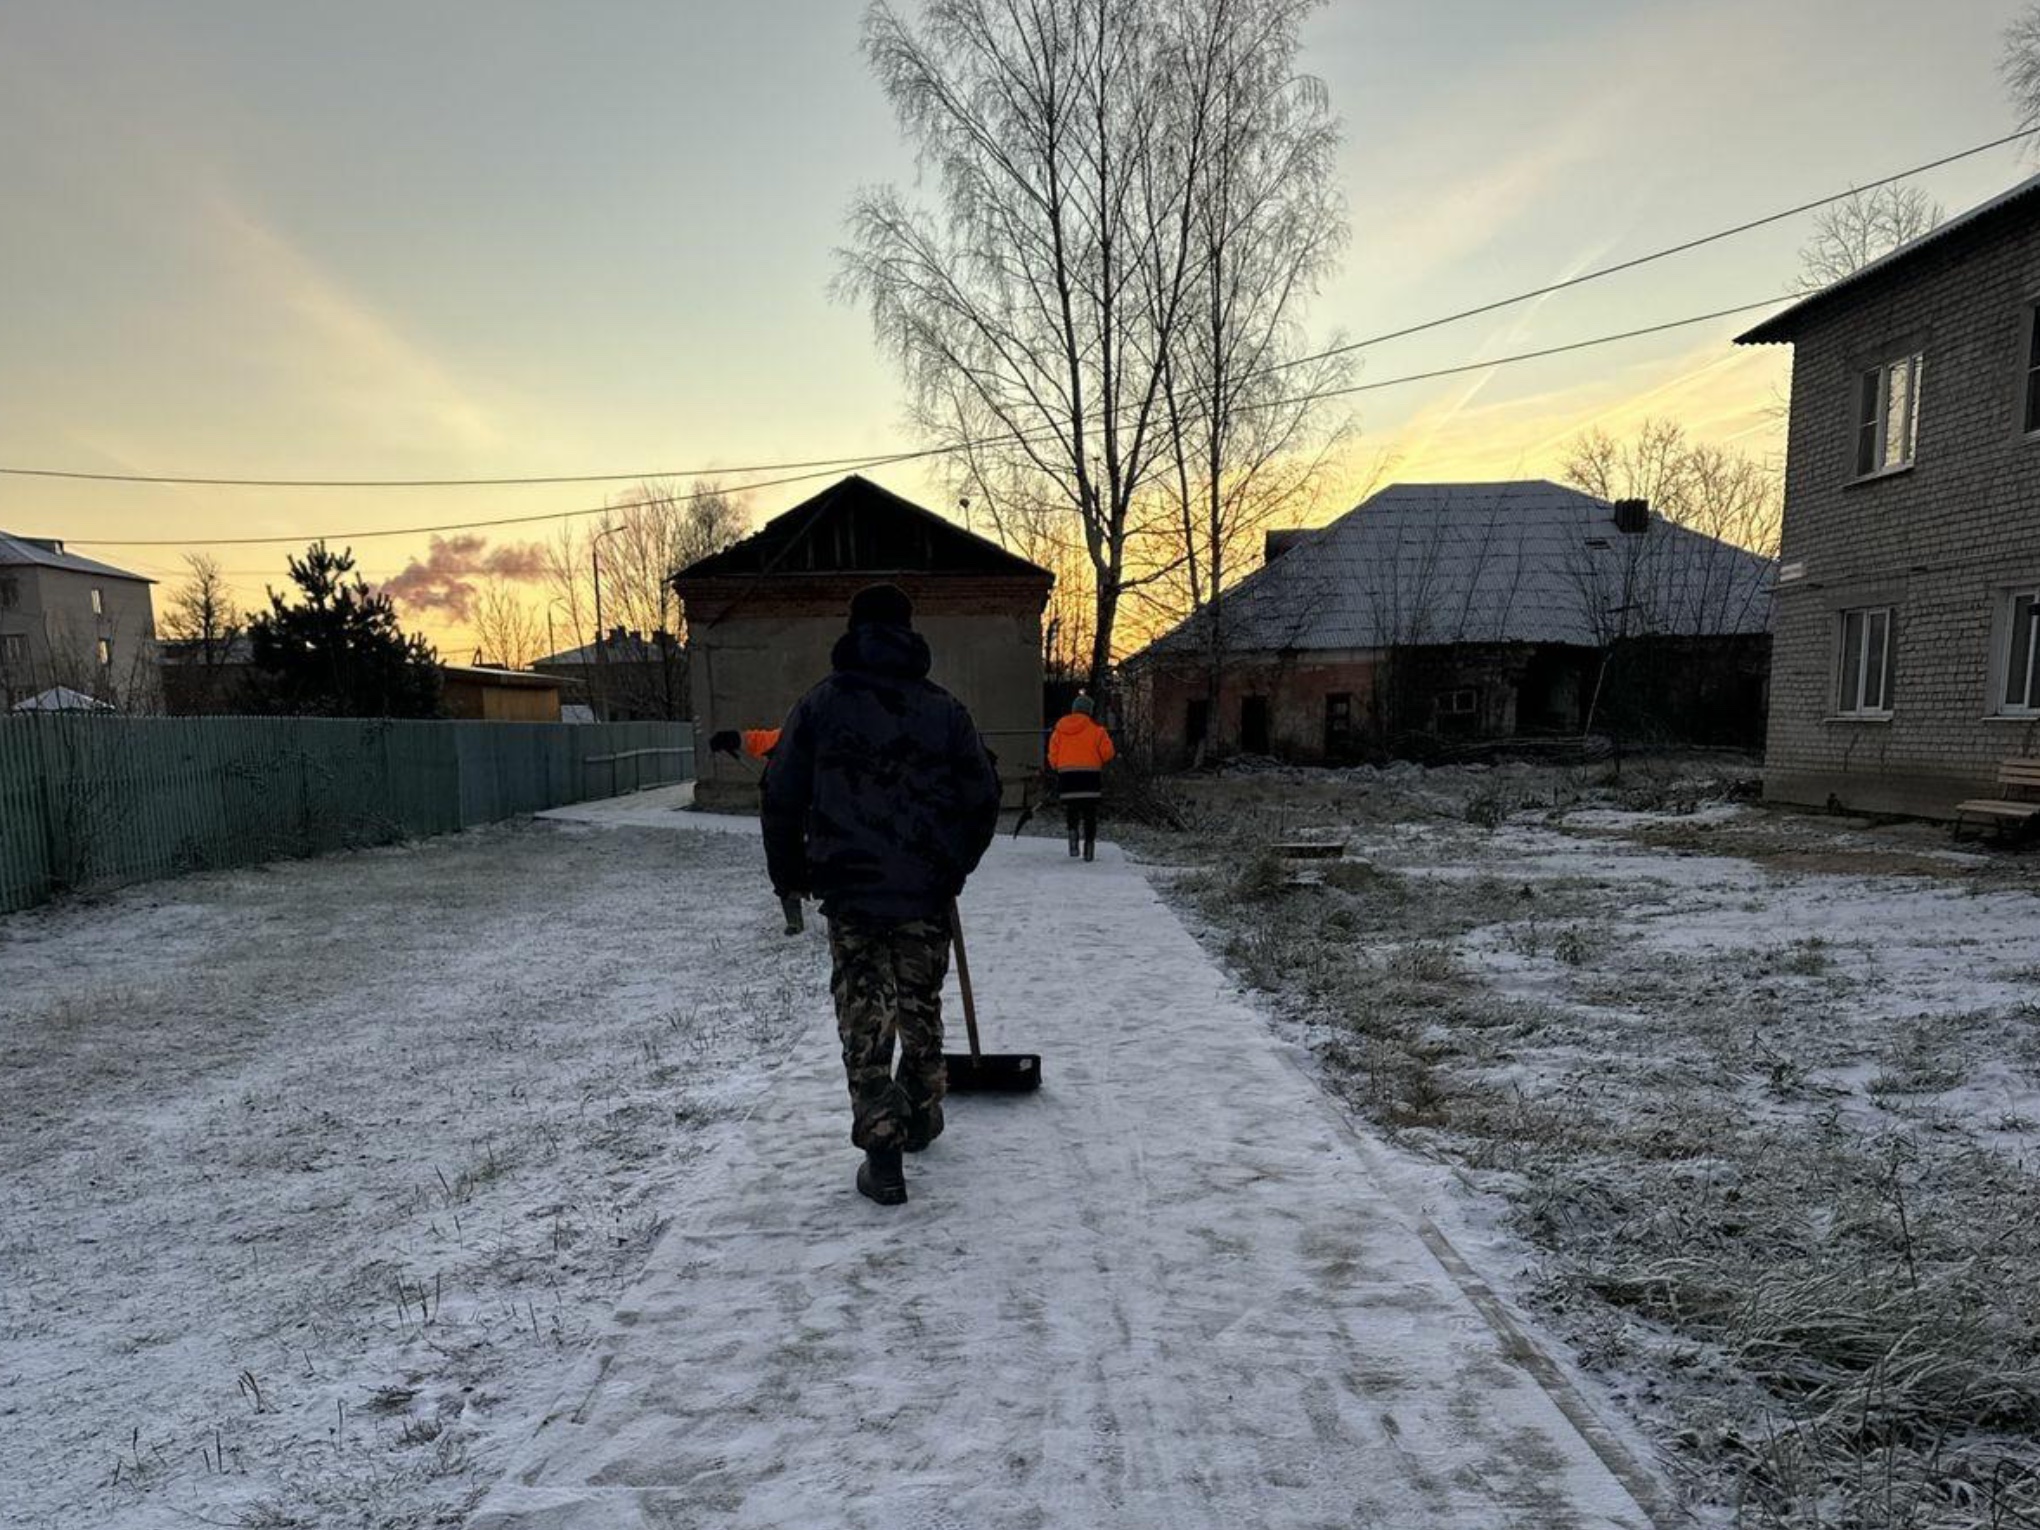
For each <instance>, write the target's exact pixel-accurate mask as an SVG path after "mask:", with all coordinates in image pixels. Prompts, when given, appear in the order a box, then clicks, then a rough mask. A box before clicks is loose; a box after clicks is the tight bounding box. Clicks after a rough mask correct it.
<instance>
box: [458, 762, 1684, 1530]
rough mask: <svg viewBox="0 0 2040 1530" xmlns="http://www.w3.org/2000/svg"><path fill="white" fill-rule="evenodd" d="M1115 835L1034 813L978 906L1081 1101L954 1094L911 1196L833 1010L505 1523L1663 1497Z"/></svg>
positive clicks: (499, 1519) (725, 1160)
mask: <svg viewBox="0 0 2040 1530" xmlns="http://www.w3.org/2000/svg"><path fill="white" fill-rule="evenodd" d="M603 808H604V811H601V812H599V813H598V812H588V813H586V814H584V815H580V816H585V817H587V818H589V819H592V820H594V821H603V822H609V823H612V824H615V825H618V831H619V832H639V833H641V832H646V831H647V830H646V827H645V826H648V825H652V824H660V825H664V826H669V827H670V828H671V829H677V830H679V831H681V832H700V831H703V830H706V829H710V828H720V827H724V825H722V824H715V823H712V822H705V821H704V819H703V818H700V817H695V816H694V815H680V814H675V813H671V812H670V811H663V810H660V809H658V808H657V807H655V806H653V805H652V804H649V803H647V804H644V805H642V806H639V807H632V806H631V805H629V804H628V803H622V804H614V805H610V804H605V805H603ZM727 826H728V827H730V828H734V829H737V830H738V831H739V832H749V833H755V832H756V829H755V825H749V824H743V823H742V822H741V821H738V822H733V823H729V824H728V825H727ZM1100 856H1101V859H1100V860H1099V862H1098V863H1097V864H1095V865H1091V866H1084V865H1081V864H1078V863H1073V862H1071V861H1070V860H1068V859H1067V857H1066V856H1065V855H1064V854H1063V853H1062V848H1061V846H1060V845H1059V844H1057V843H1056V842H1054V841H1048V840H1021V841H1018V842H1015V841H1012V840H1007V839H1002V840H1001V841H1000V843H999V845H998V847H997V848H996V850H995V851H994V852H993V854H992V855H991V856H990V857H989V858H988V859H987V862H986V864H985V866H984V868H983V869H982V870H981V871H980V873H979V875H978V876H977V877H976V878H975V879H974V880H973V882H972V884H971V887H970V890H969V892H968V894H967V895H966V897H965V900H964V919H965V925H966V932H967V939H968V943H969V949H970V954H971V959H972V960H971V972H972V977H973V979H974V980H975V984H976V987H977V990H978V1012H979V1016H980V1022H981V1024H982V1025H983V1027H984V1029H985V1033H986V1034H985V1041H986V1045H987V1046H988V1047H990V1048H993V1049H1004V1050H1021V1049H1025V1050H1029V1051H1039V1052H1041V1053H1042V1054H1043V1056H1044V1064H1043V1074H1044V1079H1045V1086H1044V1088H1043V1090H1042V1092H1041V1093H1040V1094H1039V1095H1036V1096H1032V1097H1020V1098H1012V1099H996V1098H971V1099H959V1100H956V1101H955V1102H953V1104H952V1106H951V1111H950V1118H949V1123H950V1124H949V1131H948V1133H947V1135H945V1136H944V1137H943V1138H942V1139H941V1140H939V1141H938V1142H937V1143H936V1144H935V1145H934V1146H933V1147H932V1148H931V1149H930V1150H929V1151H928V1152H927V1153H925V1154H923V1155H921V1156H920V1157H919V1158H918V1159H910V1160H909V1163H908V1183H909V1188H910V1192H911V1195H912V1200H911V1202H910V1203H909V1204H908V1205H907V1206H905V1207H903V1208H898V1209H893V1210H885V1209H881V1208H878V1207H875V1206H873V1205H871V1204H870V1203H869V1202H867V1201H865V1200H863V1199H861V1198H860V1197H859V1196H858V1195H857V1194H856V1193H855V1191H854V1190H853V1189H852V1186H851V1176H852V1173H853V1171H854V1168H855V1165H856V1162H857V1155H856V1153H855V1152H854V1150H853V1149H852V1148H851V1147H850V1145H849V1140H848V1119H849V1118H848V1108H847V1102H846V1100H845V1097H844V1089H843V1082H842V1075H841V1071H840V1064H839V1063H838V1061H837V1057H836V1052H835V1037H834V1030H833V1021H832V1019H831V1017H830V1016H828V1015H826V1014H817V1015H816V1016H815V1017H814V1024H813V1029H812V1031H811V1033H810V1034H809V1037H808V1039H807V1041H806V1042H805V1043H804V1044H803V1045H802V1047H801V1048H800V1050H799V1052H798V1053H797V1054H796V1056H795V1057H794V1058H793V1059H792V1060H791V1061H790V1062H789V1063H788V1064H787V1065H786V1066H785V1068H784V1069H783V1071H782V1072H781V1074H780V1075H779V1076H778V1078H777V1080H776V1082H775V1085H774V1087H773V1089H772V1090H771V1091H770V1093H769V1095H768V1097H767V1098H766V1100H765V1102H764V1103H763V1104H762V1106H761V1107H760V1108H759V1109H758V1110H757V1111H756V1113H755V1114H753V1115H752V1116H751V1118H750V1119H749V1121H748V1122H747V1123H746V1125H745V1126H744V1128H743V1129H742V1131H741V1132H740V1133H739V1134H738V1135H737V1136H736V1137H735V1139H734V1140H733V1142H732V1145H731V1147H730V1149H729V1151H728V1152H726V1153H725V1154H723V1155H721V1156H720V1157H718V1158H717V1159H715V1160H714V1161H713V1162H712V1164H710V1165H709V1166H708V1168H707V1169H705V1170H704V1171H702V1172H701V1173H699V1174H698V1175H697V1176H696V1179H695V1181H694V1184H693V1186H692V1190H691V1193H690V1195H689V1198H688V1202H687V1204H684V1205H675V1206H674V1207H672V1208H671V1210H672V1212H673V1214H674V1216H675V1218H676V1220H675V1224H674V1226H673V1228H672V1230H671V1231H670V1232H669V1233H668V1234H667V1236H666V1238H665V1240H664V1242H663V1243H662V1245H661V1246H660V1247H659V1249H658V1250H657V1251H656V1252H655V1253H654V1254H653V1256H652V1258H651V1262H650V1264H649V1266H648V1267H647V1269H646V1271H645V1274H644V1276H643V1277H642V1279H641V1280H640V1282H639V1284H638V1286H637V1288H636V1289H635V1290H634V1291H633V1292H632V1293H631V1295H630V1296H628V1297H627V1298H626V1300H625V1301H624V1303H623V1305H622V1306H621V1308H620V1309H619V1310H618V1311H617V1313H616V1314H615V1316H614V1318H613V1320H612V1321H611V1323H610V1324H609V1326H608V1329H607V1331H606V1333H605V1335H604V1337H603V1338H602V1339H601V1340H600V1341H599V1342H598V1343H597V1344H596V1345H595V1347H594V1349H593V1351H592V1352H591V1353H590V1354H589V1355H588V1356H587V1358H586V1359H585V1361H584V1362H583V1364H582V1366H581V1367H580V1370H579V1373H578V1375H577V1377H576V1379H575V1381H574V1382H573V1384H572V1385H570V1386H569V1387H568V1388H567V1390H566V1392H565V1393H564V1394H563V1395H562V1398H561V1400H560V1402H559V1404H558V1406H557V1407H556V1408H555V1410H554V1411H553V1413H552V1415H551V1416H550V1417H549V1418H548V1419H547V1420H546V1422H545V1423H544V1424H543V1425H542V1426H541V1427H540V1428H539V1430H538V1431H537V1433H536V1435H535V1436H534V1438H533V1439H532V1440H531V1441H530V1443H529V1444H528V1446H527V1447H526V1448H525V1449H524V1451H523V1452H522V1454H521V1457H520V1459H518V1460H517V1461H516V1462H515V1464H514V1466H513V1468H512V1470H511V1471H510V1473H509V1474H508V1476H507V1477H506V1478H505V1480H504V1481H503V1482H502V1483H500V1484H499V1485H498V1487H497V1488H496V1490H495V1491H494V1492H493V1493H492V1494H491V1495H490V1496H489V1498H488V1500H487V1501H486V1502H485V1504H484V1505H483V1507H482V1509H481V1511H480V1513H479V1514H478V1515H477V1517H476V1518H475V1520H474V1521H473V1526H474V1530H567V1527H594V1526H601V1527H616V1530H626V1527H652V1526H659V1527H677V1526H697V1525H698V1526H709V1525H714V1526H731V1527H775V1530H778V1527H787V1530H791V1527H800V1530H812V1527H822V1526H844V1527H864V1526H870V1527H874V1530H922V1527H926V1530H935V1527H951V1526H953V1527H958V1530H963V1527H969V1530H1004V1527H1013V1530H1019V1527H1030V1530H1049V1527H1068V1530H1094V1527H1154V1530H1190V1527H1200V1526H1212V1527H1218V1526H1225V1527H1235V1526H1242V1525H1253V1526H1260V1527H1269V1530H1287V1527H1305V1526H1310V1527H1319V1526H1322V1527H1333V1526H1338V1527H1353V1526H1382V1527H1398V1530H1402V1527H1410V1530H1414V1527H1424V1530H1444V1527H1487V1526H1526V1527H1528V1526H1535V1527H1539V1530H1564V1527H1570V1526H1636V1527H1642V1526H1647V1525H1648V1524H1649V1520H1648V1518H1647V1516H1646V1515H1645V1514H1644V1512H1643V1511H1642V1510H1641V1509H1640V1508H1639V1507H1638V1504H1637V1502H1636V1499H1635V1498H1634V1497H1632V1496H1631V1494H1630V1492H1628V1491H1626V1490H1625V1488H1624V1487H1623V1485H1622V1483H1621V1481H1620V1480H1618V1478H1617V1476H1616V1475H1615V1474H1614V1473H1613V1472H1612V1471H1611V1470H1610V1467H1609V1465H1607V1464H1604V1460H1603V1458H1602V1455H1600V1454H1597V1453H1596V1451H1595V1449H1594V1448H1593V1447H1591V1446H1590V1445H1589V1443H1588V1442H1587V1440H1586V1439H1585V1438H1584V1437H1583V1436H1582V1434H1581V1433H1580V1432H1579V1431H1578V1430H1577V1429H1575V1427H1574V1426H1573V1425H1572V1424H1571V1423H1569V1422H1568V1420H1567V1417H1566V1415H1565V1414H1564V1413H1563V1412H1561V1410H1560V1408H1559V1406H1558V1405H1557V1404H1556V1403H1555V1402H1554V1400H1553V1397H1552V1395H1551V1394H1550V1393H1548V1392H1547V1391H1546V1390H1545V1389H1544V1387H1543V1386H1541V1385H1540V1384H1539V1383H1538V1381H1537V1380H1536V1379H1534V1375H1533V1372H1534V1370H1535V1369H1536V1367H1535V1365H1534V1364H1532V1365H1528V1366H1526V1365H1525V1364H1524V1363H1522V1355H1521V1350H1520V1346H1519V1345H1517V1344H1515V1343H1513V1342H1511V1341H1508V1340H1505V1339H1504V1338H1503V1337H1501V1336H1499V1335H1498V1334H1497V1331H1496V1330H1495V1328H1493V1327H1491V1326H1490V1325H1489V1323H1488V1322H1487V1321H1486V1320H1484V1319H1483V1317H1482V1315H1481V1312H1480V1310H1479V1309H1478V1308H1477V1307H1476V1305H1475V1303H1474V1301H1473V1300H1472V1299H1470V1298H1469V1296H1468V1295H1467V1294H1466V1291H1465V1290H1464V1289H1462V1282H1464V1281H1465V1280H1466V1279H1467V1278H1468V1277H1467V1274H1466V1272H1465V1271H1463V1270H1462V1271H1461V1272H1460V1281H1457V1282H1456V1281H1455V1279H1454V1278H1453V1276H1452V1275H1450V1274H1448V1272H1447V1270H1446V1269H1445V1267H1444V1266H1443V1265H1442V1264H1441V1263H1440V1262H1439V1259H1438V1257H1436V1256H1434V1254H1433V1253H1432V1252H1431V1250H1430V1248H1428V1247H1427V1246H1426V1243H1425V1241H1424V1237H1423V1236H1421V1235H1420V1230H1419V1228H1418V1227H1417V1226H1415V1225H1413V1222H1412V1219H1411V1217H1410V1216H1409V1215H1407V1214H1406V1213H1405V1212H1404V1211H1403V1210H1401V1209H1399V1207H1398V1206H1397V1205H1396V1204H1395V1203H1394V1201H1393V1200H1392V1199H1391V1198H1390V1196H1389V1195H1387V1194H1386V1193H1385V1192H1384V1190H1383V1189H1382V1187H1381V1184H1380V1181H1379V1179H1378V1178H1377V1176H1376V1175H1375V1174H1374V1173H1373V1172H1371V1170H1370V1163H1371V1162H1372V1161H1373V1158H1372V1153H1371V1150H1370V1149H1368V1148H1367V1146H1366V1145H1365V1144H1364V1143H1362V1142H1360V1141H1359V1140H1357V1139H1356V1138H1355V1137H1354V1136H1353V1135H1352V1134H1351V1132H1350V1130H1349V1128H1348V1127H1347V1125H1346V1124H1345V1123H1344V1122H1343V1121H1342V1119H1341V1118H1340V1117H1339V1115H1338V1114H1337V1112H1336V1111H1335V1110H1334V1109H1333V1107H1332V1106H1331V1105H1330V1103H1329V1102H1328V1101H1326V1100H1325V1099H1324V1098H1322V1097H1321V1096H1320V1095H1318V1093H1317V1092H1316V1091H1315V1090H1313V1089H1311V1088H1310V1087H1309V1086H1308V1085H1307V1084H1306V1083H1305V1082H1304V1081H1303V1080H1302V1079H1301V1078H1300V1077H1299V1076H1298V1074H1297V1072H1296V1070H1295V1069H1294V1068H1292V1067H1291V1066H1290V1064H1289V1063H1288V1061H1287V1060H1286V1058H1285V1057H1284V1055H1283V1053H1282V1051H1281V1050H1280V1048H1279V1046H1278V1044H1277V1043H1276V1042H1275V1040H1274V1039H1273V1037H1272V1036H1271V1035H1270V1033H1269V1032H1268V1030H1267V1029H1266V1027H1265V1026H1264V1025H1263V1023H1262V1022H1261V1020H1260V1019H1259V1018H1258V1016H1257V1015H1256V1014H1255V1013H1254V1012H1253V1011H1252V1010H1251V1009H1250V1008H1248V1007H1247V1006H1246V1005H1245V1004H1244V1002H1242V1001H1241V1000H1240V999H1239V998H1238V997H1237V996H1236V994H1235V992H1234V990H1233V987H1232V985H1231V983H1230V982H1229V980H1228V979H1227V978H1226V977H1225V976H1224V974H1222V973H1221V972H1220V971H1219V970H1218V969H1217V968H1215V967H1214V966H1213V965H1212V963H1211V962H1210V960H1209V959H1208V958H1207V957H1206V956H1205V954H1204V953H1203V951H1202V950H1201V949H1200V948H1199V947H1198V946H1197V944H1196V943H1195V942H1194V941H1193V940H1192V938H1191V937H1190V935H1189V934H1188V933H1187V932H1186V931H1185V930H1184V929H1183V927H1182V926H1181V925H1180V924H1179V923H1178V921H1177V920H1176V918H1175V917H1174V916H1173V915H1172V914H1171V913H1170V911H1169V910H1168V909H1167V908H1166V907H1165V906H1164V905H1163V903H1162V902H1161V901H1160V899H1159V898H1158V897H1157V896H1156V895H1155V893H1154V891H1153V890H1152V888H1151V887H1150V886H1149V885H1148V883H1147V881H1146V879H1145V878H1144V877H1142V876H1141V875H1140V874H1139V873H1138V872H1137V871H1136V870H1135V869H1134V868H1133V867H1131V866H1129V865H1128V864H1127V863H1126V862H1125V861H1124V860H1123V859H1122V858H1121V857H1120V855H1119V853H1118V852H1117V851H1116V850H1114V849H1111V848H1110V847H1103V848H1101V851H1100ZM759 902H760V915H759V917H760V918H769V917H773V910H772V909H771V906H770V902H769V899H768V898H767V897H766V896H765V894H764V890H763V888H762V887H761V888H760V900H759ZM809 938H810V939H816V937H815V936H814V935H813V934H811V935H810V937H809ZM815 959H816V961H817V962H820V961H824V960H826V954H825V952H824V951H823V950H822V949H821V947H820V943H819V940H818V939H817V940H816V952H815ZM951 984H952V991H951V995H950V1002H949V1004H948V1005H947V1007H946V1010H945V1013H947V1014H948V1015H949V1017H950V1019H951V1025H952V1037H953V1039H954V1040H955V1043H956V1044H957V1045H960V1044H961V1041H960V1033H961V1029H962V1027H961V1023H960V1017H959V1012H958V1010H957V1008H956V1004H955V996H954V978H953V977H952V979H951ZM1447 1257H1449V1254H1448V1256H1447ZM1607 1448H1608V1447H1607V1446H1606V1445H1605V1443H1604V1445H1603V1450H1604V1451H1605V1450H1607ZM1630 1480H1632V1481H1634V1480H1635V1479H1634V1477H1632V1478H1631V1479H1630Z"/></svg>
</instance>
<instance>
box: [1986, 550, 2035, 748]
mask: <svg viewBox="0 0 2040 1530" xmlns="http://www.w3.org/2000/svg"><path fill="white" fill-rule="evenodd" d="M2020 601H2025V602H2026V603H2027V604H2026V619H2025V621H2024V622H2021V621H2020V620H2019V602H2020ZM1992 626H1993V628H1994V629H1995V633H1996V636H1995V638H1994V639H1993V641H1992V643H1991V666H1990V699H1991V708H1990V710H1991V715H1992V716H1994V717H2040V581H2035V582H2034V583H2032V584H2029V585H2021V586H2017V587H2015V588H2012V589H2008V590H2005V591H2003V592H2002V593H2001V595H2000V596H1999V598H1998V607H1997V620H1996V621H1995V622H1993V623H1992ZM2022 627H2023V628H2024V630H2023V631H2021V630H2020V629H2021V628H2022ZM2022 645H2023V648H2024V652H2023V654H2022V655H2020V656H2021V657H2023V658H2024V660H2025V666H2024V667H2025V682H2026V694H2025V697H2024V699H2023V700H2020V701H2014V700H2013V699H2012V696H2011V688H2012V685H2013V684H2014V682H2015V681H2016V679H2017V678H2018V675H2017V672H2016V670H2015V668H2014V665H2013V656H2014V655H2015V654H2020V649H2021V646H2022Z"/></svg>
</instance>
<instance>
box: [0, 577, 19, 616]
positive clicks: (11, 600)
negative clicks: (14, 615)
mask: <svg viewBox="0 0 2040 1530" xmlns="http://www.w3.org/2000/svg"><path fill="white" fill-rule="evenodd" d="M20 604H21V581H20V580H19V579H17V578H15V577H14V576H13V575H12V574H5V575H0V611H12V610H13V609H14V608H15V607H16V606H18V605H20Z"/></svg>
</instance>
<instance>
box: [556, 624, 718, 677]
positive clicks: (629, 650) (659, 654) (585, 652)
mask: <svg viewBox="0 0 2040 1530" xmlns="http://www.w3.org/2000/svg"><path fill="white" fill-rule="evenodd" d="M672 653H673V656H674V657H675V658H676V659H685V657H686V655H687V645H686V644H685V643H675V644H673V647H672ZM665 659H666V650H665V649H664V648H661V647H660V646H659V644H658V643H657V641H656V640H654V639H652V638H648V637H646V636H645V635H644V634H643V633H642V632H626V633H624V634H623V635H622V636H621V637H607V638H604V639H603V640H602V652H601V653H599V654H598V653H597V652H596V651H595V645H594V644H593V643H583V644H581V645H580V646H579V647H577V648H563V649H561V650H560V651H559V652H558V653H549V654H547V655H546V656H545V657H544V658H542V659H533V660H532V661H531V665H532V668H534V669H537V668H540V667H541V666H543V665H547V664H555V665H559V666H561V667H562V668H564V667H568V666H571V665H576V664H585V665H590V666H592V665H596V664H663V663H664V662H665Z"/></svg>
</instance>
